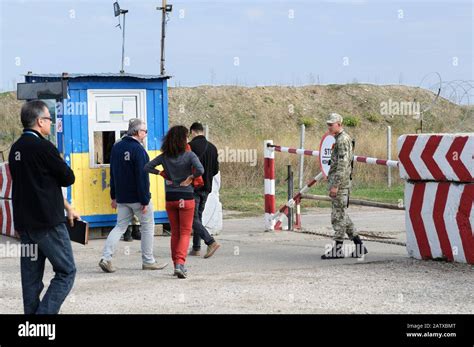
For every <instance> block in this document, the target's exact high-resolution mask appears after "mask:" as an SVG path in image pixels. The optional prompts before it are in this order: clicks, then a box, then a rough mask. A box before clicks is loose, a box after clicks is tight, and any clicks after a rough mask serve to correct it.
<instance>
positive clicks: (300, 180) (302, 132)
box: [298, 124, 305, 189]
mask: <svg viewBox="0 0 474 347" xmlns="http://www.w3.org/2000/svg"><path fill="white" fill-rule="evenodd" d="M304 135H305V125H304V124H301V128H300V148H301V149H304ZM303 179H304V154H301V155H300V166H299V168H298V189H301V188H303Z"/></svg>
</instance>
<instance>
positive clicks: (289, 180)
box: [288, 165, 293, 230]
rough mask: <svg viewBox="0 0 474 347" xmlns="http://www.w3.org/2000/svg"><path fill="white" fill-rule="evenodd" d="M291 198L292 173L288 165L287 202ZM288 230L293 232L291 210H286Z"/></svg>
mask: <svg viewBox="0 0 474 347" xmlns="http://www.w3.org/2000/svg"><path fill="white" fill-rule="evenodd" d="M292 198H293V171H292V170H291V165H288V200H290V199H292ZM288 230H293V208H292V207H290V208H289V209H288Z"/></svg>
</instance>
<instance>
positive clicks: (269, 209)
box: [263, 140, 276, 231]
mask: <svg viewBox="0 0 474 347" xmlns="http://www.w3.org/2000/svg"><path fill="white" fill-rule="evenodd" d="M268 145H273V141H272V140H265V141H264V143H263V168H264V186H265V190H264V194H265V230H267V231H268V230H274V227H275V221H274V219H273V214H274V213H275V208H276V207H275V205H276V202H275V151H274V150H273V148H272V147H269V146H268Z"/></svg>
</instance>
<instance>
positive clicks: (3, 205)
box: [0, 199, 19, 237]
mask: <svg viewBox="0 0 474 347" xmlns="http://www.w3.org/2000/svg"><path fill="white" fill-rule="evenodd" d="M0 228H1V230H2V235H6V236H11V237H19V235H18V234H17V233H16V232H15V226H14V225H13V206H12V201H11V200H5V199H0Z"/></svg>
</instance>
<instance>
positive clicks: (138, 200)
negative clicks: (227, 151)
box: [99, 118, 168, 272]
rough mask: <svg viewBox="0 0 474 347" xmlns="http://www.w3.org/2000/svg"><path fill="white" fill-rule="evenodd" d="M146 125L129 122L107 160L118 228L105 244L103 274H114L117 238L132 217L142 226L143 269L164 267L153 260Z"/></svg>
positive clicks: (153, 225)
mask: <svg viewBox="0 0 474 347" xmlns="http://www.w3.org/2000/svg"><path fill="white" fill-rule="evenodd" d="M147 133H148V131H147V129H146V124H145V123H144V122H143V121H142V120H140V119H137V118H136V119H131V120H130V123H129V126H128V132H127V136H124V137H123V138H122V139H121V140H120V141H118V142H117V143H115V144H114V146H113V147H112V153H111V156H110V197H111V199H112V203H111V206H112V208H114V209H115V208H116V209H117V225H116V226H115V227H114V228H113V229H112V230H111V231H110V233H109V236H108V237H107V241H105V245H104V250H103V252H102V258H101V259H100V262H99V266H100V268H101V269H102V270H103V271H104V272H115V268H114V267H113V266H112V255H113V253H114V251H115V247H116V246H117V243H118V241H119V240H120V237H121V236H122V235H123V234H124V233H125V231H127V228H128V226H129V224H130V223H131V222H132V219H133V216H134V215H135V216H137V217H138V219H139V220H140V225H141V248H142V262H143V263H142V269H143V270H161V269H163V268H165V267H166V266H167V265H168V264H167V263H157V262H156V261H155V258H154V256H153V237H154V233H155V230H154V229H155V219H154V215H153V213H154V211H153V203H152V202H151V194H150V178H149V177H148V173H146V172H145V171H144V169H143V168H144V166H145V164H146V163H148V161H149V157H148V153H147V152H146V150H145V148H144V147H143V141H144V139H145V137H146V135H147Z"/></svg>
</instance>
